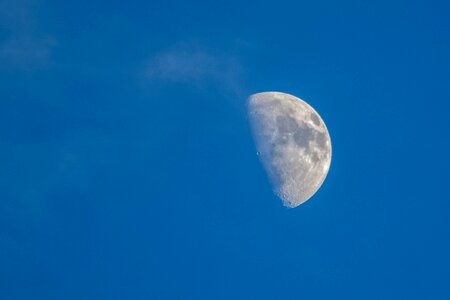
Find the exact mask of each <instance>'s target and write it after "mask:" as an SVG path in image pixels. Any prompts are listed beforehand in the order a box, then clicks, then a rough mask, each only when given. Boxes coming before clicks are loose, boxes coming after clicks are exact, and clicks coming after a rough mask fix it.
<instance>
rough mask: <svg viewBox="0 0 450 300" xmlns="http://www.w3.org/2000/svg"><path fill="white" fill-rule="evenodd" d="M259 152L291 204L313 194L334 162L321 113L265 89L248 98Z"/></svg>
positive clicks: (285, 201)
mask: <svg viewBox="0 0 450 300" xmlns="http://www.w3.org/2000/svg"><path fill="white" fill-rule="evenodd" d="M248 113H249V117H250V123H251V127H252V132H253V136H254V139H255V142H256V147H257V150H258V152H259V156H260V158H261V161H262V163H263V166H264V168H265V169H266V171H267V173H268V176H269V179H270V181H271V182H272V186H273V189H274V192H275V193H276V194H277V195H278V196H279V197H280V198H281V199H282V201H283V204H284V205H285V206H287V207H289V208H292V207H296V206H298V205H300V204H302V203H304V202H305V201H307V200H308V199H309V198H311V197H312V196H313V195H314V194H315V193H316V191H317V190H318V189H319V188H320V186H321V185H322V183H323V181H324V180H325V177H326V176H327V173H328V170H329V168H330V163H331V139H330V135H329V133H328V129H327V127H326V126H325V123H324V122H323V120H322V118H321V117H320V116H319V114H318V113H317V112H316V111H315V110H314V109H313V108H312V107H311V106H309V105H308V104H307V103H306V102H304V101H303V100H301V99H299V98H297V97H294V96H292V95H289V94H285V93H280V92H264V93H257V94H253V95H251V96H250V97H249V99H248Z"/></svg>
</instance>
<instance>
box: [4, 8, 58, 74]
mask: <svg viewBox="0 0 450 300" xmlns="http://www.w3.org/2000/svg"><path fill="white" fill-rule="evenodd" d="M38 7H39V5H37V3H36V1H33V0H14V1H13V0H4V1H1V2H0V26H1V27H2V28H3V29H4V33H5V35H4V38H3V39H0V65H1V66H4V67H5V66H8V67H10V68H13V69H18V70H22V71H30V70H35V69H39V68H42V67H47V66H48V65H50V64H51V62H52V53H53V50H54V47H55V46H56V45H57V41H56V39H55V38H54V37H52V36H51V35H50V34H48V33H45V32H41V30H40V29H39V28H40V26H39V18H38V16H37V14H36V10H37V8H38Z"/></svg>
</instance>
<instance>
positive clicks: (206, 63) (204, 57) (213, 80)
mask: <svg viewBox="0 0 450 300" xmlns="http://www.w3.org/2000/svg"><path fill="white" fill-rule="evenodd" d="M242 77H243V67H242V64H241V63H240V61H239V59H238V57H236V56H235V55H229V54H223V53H220V54H215V53H213V52H211V51H208V50H206V49H204V48H202V47H198V46H196V47H194V46H189V45H183V46H181V47H174V48H171V49H168V50H165V51H162V52H160V53H158V54H156V55H154V56H152V57H151V58H150V59H149V60H148V61H147V63H146V64H145V68H144V78H145V79H146V81H150V82H164V83H172V84H184V85H190V86H193V87H195V88H198V89H205V88H213V89H217V90H219V91H220V92H223V93H226V94H230V95H239V94H241V93H242Z"/></svg>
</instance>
